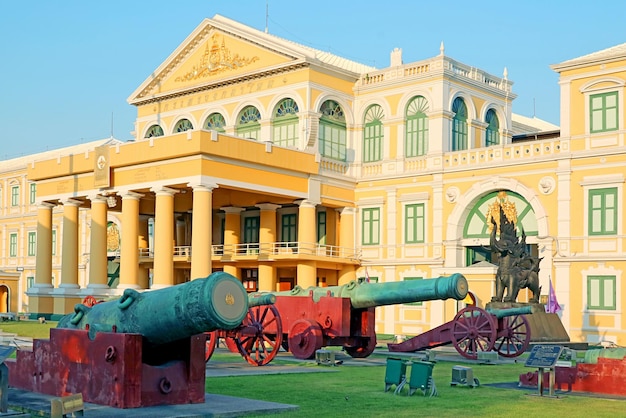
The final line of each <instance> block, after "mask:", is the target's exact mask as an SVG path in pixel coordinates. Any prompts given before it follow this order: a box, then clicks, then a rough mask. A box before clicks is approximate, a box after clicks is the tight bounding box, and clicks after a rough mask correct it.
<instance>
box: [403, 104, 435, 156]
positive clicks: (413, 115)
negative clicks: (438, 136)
mask: <svg viewBox="0 0 626 418" xmlns="http://www.w3.org/2000/svg"><path fill="white" fill-rule="evenodd" d="M428 109H429V107H428V101H426V99H425V98H424V97H422V96H417V97H415V98H414V99H413V100H411V101H410V102H409V104H408V105H407V109H406V115H405V117H406V122H405V139H404V146H405V156H406V157H407V158H410V157H419V156H422V155H426V153H428V117H427V116H426V113H427V112H428Z"/></svg>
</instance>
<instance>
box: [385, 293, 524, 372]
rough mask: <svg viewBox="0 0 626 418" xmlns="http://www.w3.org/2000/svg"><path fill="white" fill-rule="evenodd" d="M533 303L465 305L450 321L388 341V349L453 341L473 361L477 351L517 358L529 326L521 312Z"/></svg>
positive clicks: (419, 347)
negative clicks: (499, 306) (503, 306)
mask: <svg viewBox="0 0 626 418" xmlns="http://www.w3.org/2000/svg"><path fill="white" fill-rule="evenodd" d="M531 313H532V306H530V305H527V306H522V307H518V308H509V309H491V310H484V309H482V308H479V307H476V306H468V307H466V308H464V309H462V310H461V311H459V312H458V313H457V314H456V315H455V317H454V319H453V320H452V321H449V322H446V323H445V324H443V325H440V326H438V327H437V328H433V329H431V330H429V331H426V332H425V333H423V334H420V335H417V336H415V337H413V338H410V339H408V340H406V341H404V342H401V343H397V344H387V346H388V348H389V351H394V352H412V351H421V350H426V349H430V348H435V347H441V346H444V345H448V344H452V345H454V348H455V349H456V351H458V353H459V354H461V355H462V356H463V357H466V358H468V359H472V360H476V359H477V358H478V352H479V351H493V350H495V351H496V352H498V354H499V355H501V356H503V357H517V356H519V355H520V354H522V353H523V352H524V351H526V349H527V348H528V345H529V344H530V327H529V325H528V320H527V319H526V317H525V316H524V315H526V314H531Z"/></svg>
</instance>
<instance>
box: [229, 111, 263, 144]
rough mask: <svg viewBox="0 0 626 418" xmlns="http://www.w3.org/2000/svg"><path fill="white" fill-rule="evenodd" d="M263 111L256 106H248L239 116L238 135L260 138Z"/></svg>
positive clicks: (236, 128)
mask: <svg viewBox="0 0 626 418" xmlns="http://www.w3.org/2000/svg"><path fill="white" fill-rule="evenodd" d="M259 120H261V112H259V109H257V108H256V107H254V106H246V107H244V108H243V109H242V110H241V112H239V116H238V117H237V126H236V127H235V130H236V131H237V136H239V137H241V138H249V139H254V140H257V141H258V140H259V137H260V136H261V123H260V122H259Z"/></svg>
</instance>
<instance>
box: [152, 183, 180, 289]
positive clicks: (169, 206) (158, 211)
mask: <svg viewBox="0 0 626 418" xmlns="http://www.w3.org/2000/svg"><path fill="white" fill-rule="evenodd" d="M154 191H155V195H156V205H155V211H154V212H155V216H154V270H153V276H152V287H151V288H152V289H161V288H164V287H169V286H172V285H173V284H174V194H175V193H176V190H173V189H170V188H167V187H161V188H159V189H156V190H154Z"/></svg>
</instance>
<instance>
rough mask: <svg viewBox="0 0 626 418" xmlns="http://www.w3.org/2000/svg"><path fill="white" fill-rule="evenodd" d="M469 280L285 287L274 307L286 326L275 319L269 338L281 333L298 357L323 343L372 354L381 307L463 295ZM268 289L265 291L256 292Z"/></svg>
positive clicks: (352, 352)
mask: <svg viewBox="0 0 626 418" xmlns="http://www.w3.org/2000/svg"><path fill="white" fill-rule="evenodd" d="M467 291H468V285H467V280H466V279H465V277H464V276H463V275H461V274H453V275H451V276H449V277H439V278H435V279H424V280H411V281H402V282H389V283H367V282H366V283H358V282H356V281H351V282H350V283H348V284H345V285H343V286H329V287H309V288H307V289H303V288H301V287H299V286H296V287H295V288H294V289H292V290H289V291H282V292H270V294H273V295H274V296H276V303H275V304H274V305H273V307H274V308H275V309H276V310H277V311H278V313H279V314H280V319H281V321H282V331H280V330H278V329H277V327H276V325H275V324H274V323H272V324H270V325H269V326H267V327H266V328H265V329H264V330H263V332H264V333H265V335H266V338H267V339H268V340H272V339H276V337H277V335H278V334H282V346H283V348H285V349H286V350H289V351H291V353H292V354H293V355H294V356H295V357H297V358H300V359H309V358H313V357H314V356H315V352H316V351H317V350H318V349H320V348H322V347H324V346H342V347H343V348H344V350H345V351H346V353H348V354H349V355H350V356H352V357H356V358H362V357H367V356H369V355H370V354H371V353H372V352H373V351H374V348H375V347H376V333H375V329H374V325H375V321H374V319H375V317H374V313H375V308H376V307H377V306H385V305H394V304H401V303H411V302H421V301H429V300H445V299H449V298H452V299H456V300H462V299H463V298H465V296H466V295H467ZM257 294H264V293H257Z"/></svg>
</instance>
